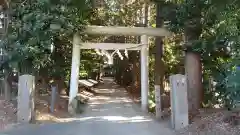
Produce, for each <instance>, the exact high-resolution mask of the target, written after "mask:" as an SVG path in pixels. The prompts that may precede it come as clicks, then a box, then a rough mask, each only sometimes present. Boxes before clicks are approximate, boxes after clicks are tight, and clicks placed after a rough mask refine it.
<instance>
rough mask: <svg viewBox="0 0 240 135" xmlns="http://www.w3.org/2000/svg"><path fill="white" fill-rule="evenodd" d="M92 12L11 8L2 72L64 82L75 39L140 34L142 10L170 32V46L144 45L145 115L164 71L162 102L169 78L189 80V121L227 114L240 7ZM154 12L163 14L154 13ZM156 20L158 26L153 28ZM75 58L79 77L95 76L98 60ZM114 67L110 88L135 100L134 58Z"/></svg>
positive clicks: (27, 4)
mask: <svg viewBox="0 0 240 135" xmlns="http://www.w3.org/2000/svg"><path fill="white" fill-rule="evenodd" d="M92 4H93V3H92V1H87V0H86V1H83V0H80V1H79V0H31V1H30V0H25V1H23V0H12V1H11V3H10V7H11V8H10V16H11V18H10V20H11V21H10V24H9V27H8V34H7V36H6V38H5V39H4V40H3V41H2V42H1V48H4V49H5V50H6V52H7V53H8V54H9V55H8V56H9V58H8V60H7V61H6V62H5V63H3V64H2V67H4V68H5V69H6V68H7V67H10V68H16V69H18V71H20V73H21V74H24V73H28V74H35V75H39V76H43V77H44V78H45V79H46V80H50V79H52V78H54V79H55V80H61V81H62V82H63V81H68V80H69V75H70V65H71V41H72V34H73V33H75V32H76V31H80V32H81V31H82V30H83V29H84V27H82V26H83V25H86V24H91V25H121V26H143V25H144V24H143V23H142V21H141V20H142V16H143V14H144V13H143V9H144V8H145V9H148V10H147V11H148V25H149V26H153V27H158V26H159V25H160V23H159V22H161V25H163V26H165V27H168V28H169V30H171V31H172V32H174V35H173V36H172V37H169V38H162V39H161V40H156V41H155V38H154V37H152V38H151V39H150V54H151V55H150V58H149V61H150V63H149V67H150V86H151V87H150V95H149V96H150V101H149V102H150V103H151V106H150V110H154V107H155V98H154V97H155V96H154V94H155V92H154V84H155V83H154V72H155V73H156V71H158V70H159V71H162V69H164V72H163V73H162V74H161V76H160V77H161V79H158V80H159V82H158V83H159V84H160V85H161V87H162V88H164V92H162V95H168V87H167V84H168V77H169V76H170V75H171V74H176V73H182V74H184V73H185V74H187V75H188V77H189V80H188V83H189V91H188V94H189V103H193V104H191V106H190V111H192V112H193V113H195V112H197V110H198V109H199V108H200V107H202V106H204V107H206V106H208V107H214V106H216V105H220V106H229V107H232V106H233V105H234V104H235V103H236V102H237V101H239V81H238V79H237V75H238V74H239V73H238V72H239V71H238V70H237V66H238V65H239V39H240V38H239V26H240V25H239V24H240V16H239V12H240V10H239V4H240V3H239V2H238V1H235V0H228V1H217V0H212V1H207V0H188V1H184V0H168V1H164V0H155V1H149V2H147V4H146V5H147V6H146V5H145V6H144V4H145V2H144V1H142V0H131V1H130V0H125V1H123V0H107V1H106V0H105V1H104V0H103V1H101V3H100V4H97V3H96V2H95V3H94V6H95V7H93V5H92ZM157 7H160V8H159V9H161V10H156V8H157ZM156 16H157V18H156ZM159 17H160V18H159ZM156 20H160V21H159V22H158V23H156ZM82 40H83V41H91V42H120V43H124V42H125V43H128V42H132V43H137V42H139V37H133V36H86V35H82ZM160 41H162V44H163V49H162V51H161V52H162V54H161V56H162V58H161V59H159V60H158V61H160V60H161V61H162V65H161V67H159V66H156V67H155V66H154V65H155V62H156V63H157V59H156V58H159V56H160V55H159V56H158V55H156V56H157V57H154V54H155V53H157V54H160V51H159V50H160V48H159V47H156V45H158V44H160V43H159V42H160ZM121 53H122V54H124V53H125V52H124V51H122V52H121ZM81 55H82V56H81V59H82V61H81V68H80V69H81V71H80V75H81V77H90V76H91V75H92V74H93V71H94V72H95V71H98V70H100V67H101V66H102V64H103V58H102V57H100V56H98V55H97V54H96V53H95V51H94V50H86V51H83V52H82V54H81ZM114 59H115V63H114V66H113V67H114V69H115V70H116V75H115V78H116V81H117V82H118V83H120V84H122V85H125V86H130V87H129V88H130V91H131V92H132V93H134V94H135V95H139V94H140V64H139V53H138V52H134V51H133V52H131V51H128V56H126V55H125V56H124V58H123V60H121V59H119V58H118V57H115V58H114ZM184 64H185V69H184ZM32 67H33V68H32ZM154 67H155V69H156V71H154ZM158 68H159V69H158ZM129 78H130V79H129ZM60 84H62V83H60ZM193 99H195V100H193ZM163 100H165V99H163ZM164 102H165V101H163V102H162V103H164ZM167 102H168V101H167ZM167 107H169V106H168V105H164V107H163V108H167Z"/></svg>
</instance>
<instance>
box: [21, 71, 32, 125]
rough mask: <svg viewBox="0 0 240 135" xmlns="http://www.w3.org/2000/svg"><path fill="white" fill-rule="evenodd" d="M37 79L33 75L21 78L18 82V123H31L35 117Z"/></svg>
mask: <svg viewBox="0 0 240 135" xmlns="http://www.w3.org/2000/svg"><path fill="white" fill-rule="evenodd" d="M34 93H35V77H34V76H32V75H21V76H19V82H18V107H17V109H18V110H17V120H18V122H23V123H29V122H31V120H33V117H34V113H35V112H34V95H35V94H34Z"/></svg>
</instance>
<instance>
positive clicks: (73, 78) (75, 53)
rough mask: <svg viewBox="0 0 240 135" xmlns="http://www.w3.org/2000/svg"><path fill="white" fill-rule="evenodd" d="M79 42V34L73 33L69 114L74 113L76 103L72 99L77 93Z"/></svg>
mask: <svg viewBox="0 0 240 135" xmlns="http://www.w3.org/2000/svg"><path fill="white" fill-rule="evenodd" d="M79 43H80V39H79V36H78V35H77V34H75V35H74V37H73V50H72V69H71V80H70V93H69V104H68V112H69V113H71V114H74V113H75V110H76V107H77V104H76V102H75V101H74V99H75V97H76V96H77V93H78V80H79V66H80V45H78V44H79Z"/></svg>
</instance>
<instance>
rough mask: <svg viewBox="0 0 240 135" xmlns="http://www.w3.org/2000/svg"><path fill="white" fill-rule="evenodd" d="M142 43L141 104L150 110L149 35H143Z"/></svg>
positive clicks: (145, 109)
mask: <svg viewBox="0 0 240 135" xmlns="http://www.w3.org/2000/svg"><path fill="white" fill-rule="evenodd" d="M141 43H142V44H144V45H143V46H142V48H141V106H142V111H144V112H147V111H148V89H149V82H148V80H149V79H148V73H149V70H148V55H149V53H148V36H146V35H143V36H141Z"/></svg>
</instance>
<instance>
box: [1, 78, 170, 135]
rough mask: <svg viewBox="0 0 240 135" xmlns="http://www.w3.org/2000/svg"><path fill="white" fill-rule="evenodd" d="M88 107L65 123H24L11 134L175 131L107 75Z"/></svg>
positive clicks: (157, 134) (153, 134) (164, 134)
mask: <svg viewBox="0 0 240 135" xmlns="http://www.w3.org/2000/svg"><path fill="white" fill-rule="evenodd" d="M95 91H96V92H97V93H98V94H97V96H95V97H93V98H92V99H91V100H90V102H89V105H88V107H87V108H86V111H85V112H84V113H83V114H82V115H80V116H78V117H74V118H61V120H62V123H60V122H58V123H46V124H41V125H25V126H24V125H23V126H20V127H18V128H15V129H14V130H11V131H6V132H5V133H6V134H8V135H32V134H34V135H42V134H51V135H78V134H84V135H97V134H98V135H113V134H114V135H173V132H172V131H171V130H170V129H169V128H168V125H166V124H160V123H158V122H156V121H154V120H153V119H152V118H151V117H150V116H148V115H146V114H145V113H142V112H141V110H140V107H139V106H137V105H136V104H134V103H133V102H132V100H130V99H129V98H128V96H127V93H126V91H125V90H124V89H122V88H119V87H118V86H117V85H115V84H113V82H112V80H111V79H105V80H104V85H100V86H99V87H98V88H96V89H95Z"/></svg>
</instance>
